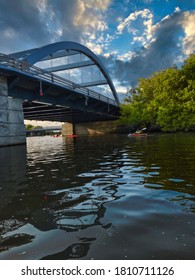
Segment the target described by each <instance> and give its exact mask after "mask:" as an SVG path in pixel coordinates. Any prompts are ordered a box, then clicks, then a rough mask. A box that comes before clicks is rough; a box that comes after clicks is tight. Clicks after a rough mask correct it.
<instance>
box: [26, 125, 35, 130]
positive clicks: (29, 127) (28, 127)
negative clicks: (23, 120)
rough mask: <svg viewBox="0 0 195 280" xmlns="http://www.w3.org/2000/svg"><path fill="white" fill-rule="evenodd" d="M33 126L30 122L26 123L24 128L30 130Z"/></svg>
mask: <svg viewBox="0 0 195 280" xmlns="http://www.w3.org/2000/svg"><path fill="white" fill-rule="evenodd" d="M33 128H34V126H33V125H32V124H26V130H32V129H33Z"/></svg>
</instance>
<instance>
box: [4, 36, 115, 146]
mask: <svg viewBox="0 0 195 280" xmlns="http://www.w3.org/2000/svg"><path fill="white" fill-rule="evenodd" d="M119 109H120V102H119V98H118V95H117V92H116V90H115V87H114V85H113V82H112V80H111V78H110V76H109V74H108V72H107V70H106V68H105V67H104V65H103V63H102V62H101V60H100V59H99V58H98V57H97V56H96V55H95V54H94V53H93V52H92V51H91V50H89V49H88V48H87V47H85V46H83V45H81V44H79V43H76V42H71V41H64V42H58V43H53V44H49V45H45V46H42V47H40V48H34V49H30V50H25V51H21V52H17V53H12V54H9V55H6V54H0V146H4V145H13V144H22V143H25V141H26V131H25V126H24V119H25V120H37V121H57V122H62V123H64V124H63V125H62V132H63V134H64V135H66V134H73V133H77V134H86V133H88V132H89V131H96V132H97V133H98V129H96V128H97V126H99V125H100V124H101V125H100V127H104V128H106V130H105V131H106V132H109V127H110V129H111V130H112V129H113V126H112V125H111V123H113V120H116V119H117V118H118V116H119ZM104 121H106V122H107V121H110V124H109V125H108V124H107V123H106V124H105V122H104ZM95 127H96V128H95ZM100 130H101V129H100ZM103 130H104V129H103Z"/></svg>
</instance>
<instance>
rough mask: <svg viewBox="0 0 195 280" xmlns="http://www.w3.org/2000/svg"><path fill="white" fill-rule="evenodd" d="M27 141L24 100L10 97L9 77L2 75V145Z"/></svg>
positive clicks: (0, 141)
mask: <svg viewBox="0 0 195 280" xmlns="http://www.w3.org/2000/svg"><path fill="white" fill-rule="evenodd" d="M25 143H26V130H25V125H24V115H23V108H22V100H21V99H17V98H11V97H8V85H7V79H6V77H3V76H0V146H9V145H18V144H25Z"/></svg>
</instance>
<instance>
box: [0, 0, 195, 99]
mask: <svg viewBox="0 0 195 280" xmlns="http://www.w3.org/2000/svg"><path fill="white" fill-rule="evenodd" d="M0 32H1V44H0V52H1V53H7V54H8V53H12V52H17V51H22V50H25V49H31V48H34V47H39V46H42V45H45V44H49V43H53V42H57V41H75V42H78V43H81V44H83V45H85V46H87V47H88V48H90V49H91V50H92V51H93V52H94V53H95V54H96V55H98V57H99V58H100V59H101V60H102V62H103V63H104V65H105V66H106V68H107V69H108V72H109V74H110V76H111V78H112V80H113V82H114V85H115V87H116V90H117V92H118V93H119V95H120V96H121V97H122V96H124V94H125V93H126V92H127V91H128V90H129V89H130V88H132V87H135V86H136V85H137V84H138V81H139V79H140V78H146V77H148V76H150V75H151V74H152V73H153V72H156V71H160V70H162V69H165V68H167V67H172V66H173V65H174V64H176V65H178V66H180V65H181V64H182V63H183V61H184V60H185V59H186V58H187V57H188V56H189V55H190V54H191V53H193V52H194V51H195V0H120V1H119V0H15V1H13V0H0Z"/></svg>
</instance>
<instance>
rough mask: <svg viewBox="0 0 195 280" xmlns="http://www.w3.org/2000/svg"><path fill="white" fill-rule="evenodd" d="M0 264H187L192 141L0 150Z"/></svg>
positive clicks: (43, 142)
mask: <svg viewBox="0 0 195 280" xmlns="http://www.w3.org/2000/svg"><path fill="white" fill-rule="evenodd" d="M0 170H1V172H0V236H1V237H0V259H195V135H194V134H182V133H181V134H171V135H166V134H165V135H162V134H159V135H150V136H148V137H132V138H130V137H127V136H126V135H107V136H99V137H78V138H75V139H67V138H52V137H50V136H45V137H31V138H28V139H27V147H26V146H16V147H6V148H0Z"/></svg>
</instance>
